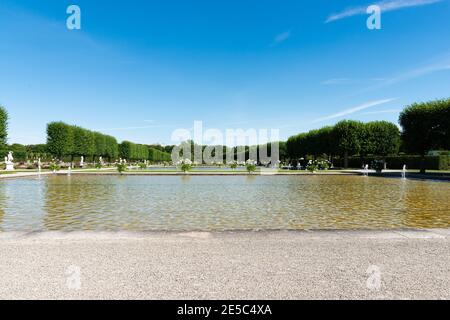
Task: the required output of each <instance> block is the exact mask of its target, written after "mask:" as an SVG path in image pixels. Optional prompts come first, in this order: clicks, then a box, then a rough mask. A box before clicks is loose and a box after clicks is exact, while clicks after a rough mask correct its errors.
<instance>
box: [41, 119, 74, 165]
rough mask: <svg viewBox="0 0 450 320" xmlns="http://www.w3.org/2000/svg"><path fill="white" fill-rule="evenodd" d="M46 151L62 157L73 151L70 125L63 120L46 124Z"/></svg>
mask: <svg viewBox="0 0 450 320" xmlns="http://www.w3.org/2000/svg"><path fill="white" fill-rule="evenodd" d="M47 149H48V152H50V153H51V154H53V155H55V156H57V157H58V158H59V159H62V157H63V156H66V155H71V154H72V152H73V131H72V127H71V126H69V125H68V124H66V123H64V122H51V123H49V124H48V125H47Z"/></svg>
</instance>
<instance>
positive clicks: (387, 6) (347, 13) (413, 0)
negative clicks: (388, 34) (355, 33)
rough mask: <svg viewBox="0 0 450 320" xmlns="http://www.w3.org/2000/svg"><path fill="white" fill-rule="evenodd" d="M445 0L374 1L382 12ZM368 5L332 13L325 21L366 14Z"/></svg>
mask: <svg viewBox="0 0 450 320" xmlns="http://www.w3.org/2000/svg"><path fill="white" fill-rule="evenodd" d="M442 1H443V0H384V1H380V2H376V3H373V4H375V5H378V6H379V7H380V9H381V11H382V12H387V11H395V10H400V9H404V8H411V7H419V6H424V5H429V4H434V3H438V2H442ZM368 6H369V5H366V6H360V7H351V8H347V9H345V10H343V11H341V12H338V13H334V14H331V15H330V16H329V17H328V18H327V19H326V20H325V23H329V22H333V21H337V20H341V19H345V18H348V17H353V16H356V15H362V14H366V10H367V7H368Z"/></svg>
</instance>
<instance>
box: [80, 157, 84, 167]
mask: <svg viewBox="0 0 450 320" xmlns="http://www.w3.org/2000/svg"><path fill="white" fill-rule="evenodd" d="M82 166H84V157H83V156H81V160H80V167H82Z"/></svg>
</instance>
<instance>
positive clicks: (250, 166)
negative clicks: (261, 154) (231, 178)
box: [245, 159, 256, 173]
mask: <svg viewBox="0 0 450 320" xmlns="http://www.w3.org/2000/svg"><path fill="white" fill-rule="evenodd" d="M245 168H246V169H247V172H248V173H252V172H255V171H256V161H254V160H251V159H248V160H247V162H246V163H245Z"/></svg>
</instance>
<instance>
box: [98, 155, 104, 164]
mask: <svg viewBox="0 0 450 320" xmlns="http://www.w3.org/2000/svg"><path fill="white" fill-rule="evenodd" d="M98 162H100V164H101V165H103V157H101V156H100V158H98Z"/></svg>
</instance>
